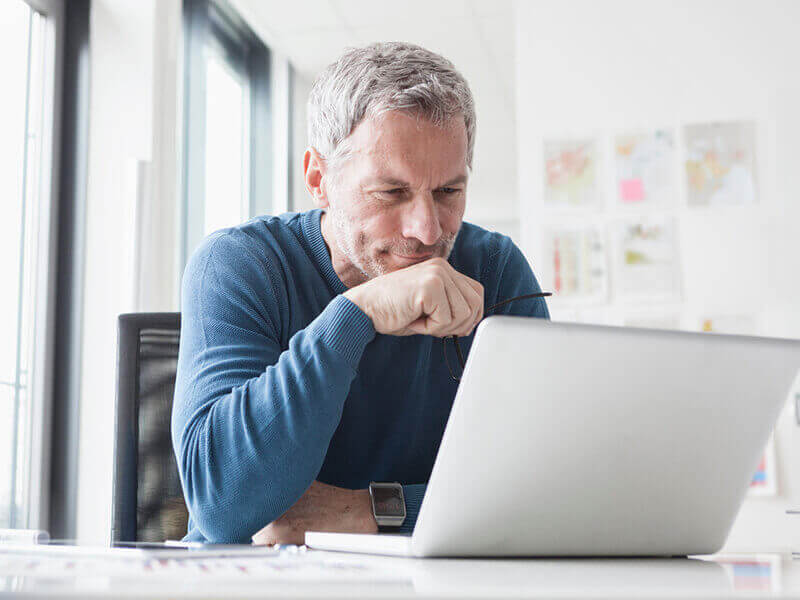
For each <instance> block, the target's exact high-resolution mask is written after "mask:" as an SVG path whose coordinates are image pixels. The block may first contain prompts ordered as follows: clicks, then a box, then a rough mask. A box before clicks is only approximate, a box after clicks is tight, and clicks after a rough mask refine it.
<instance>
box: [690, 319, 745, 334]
mask: <svg viewBox="0 0 800 600" xmlns="http://www.w3.org/2000/svg"><path fill="white" fill-rule="evenodd" d="M699 329H700V331H707V332H715V333H733V334H738V335H755V333H756V319H755V317H754V316H753V315H716V316H708V315H706V316H703V317H701V318H700V327H699Z"/></svg>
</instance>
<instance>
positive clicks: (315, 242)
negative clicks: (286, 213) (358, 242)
mask: <svg viewBox="0 0 800 600" xmlns="http://www.w3.org/2000/svg"><path fill="white" fill-rule="evenodd" d="M322 213H323V211H322V209H321V208H315V209H313V210H309V211H308V212H306V213H304V214H303V216H302V221H301V227H302V228H303V235H304V236H305V238H306V241H307V242H308V245H309V247H310V248H311V254H312V256H313V257H314V262H315V263H316V264H317V267H318V268H319V270H320V272H321V273H322V275H323V276H324V277H325V281H327V282H328V285H330V286H331V289H332V290H333V291H334V293H335V294H342V293H344V292H346V291H347V290H348V288H347V286H346V285H345V284H344V283H343V282H342V280H341V279H339V276H338V275H337V274H336V270H335V269H334V268H333V263H332V262H331V255H330V254H328V247H327V246H326V245H325V238H323V237H322V227H321V219H322Z"/></svg>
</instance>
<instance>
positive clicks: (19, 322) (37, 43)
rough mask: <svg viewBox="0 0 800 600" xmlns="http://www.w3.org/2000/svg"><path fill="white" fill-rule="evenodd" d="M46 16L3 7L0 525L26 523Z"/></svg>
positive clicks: (13, 5)
mask: <svg viewBox="0 0 800 600" xmlns="http://www.w3.org/2000/svg"><path fill="white" fill-rule="evenodd" d="M43 49H44V18H43V17H42V16H41V15H39V14H38V13H35V12H32V11H31V9H30V8H29V7H28V5H27V4H26V3H24V2H22V1H21V0H14V1H13V2H9V3H7V4H5V5H4V6H3V20H2V22H0V53H2V55H3V56H9V57H16V58H15V59H14V60H9V61H6V62H5V63H4V66H3V74H4V85H5V88H4V90H3V94H2V96H0V131H2V132H3V135H2V136H0V197H2V198H3V218H2V219H0V280H1V281H3V282H4V289H3V293H2V294H0V527H25V526H27V524H28V519H27V508H26V507H27V505H28V491H29V490H28V488H29V486H28V482H29V480H30V472H29V462H30V456H31V454H30V443H31V439H30V420H29V417H30V414H31V410H30V408H31V407H30V399H31V397H32V392H33V390H31V389H30V382H31V381H32V378H31V373H30V367H31V356H30V355H31V352H32V347H33V333H34V329H33V323H34V316H35V315H34V313H33V310H32V309H33V307H34V306H35V297H36V290H35V282H36V280H37V278H36V276H35V273H34V269H35V265H36V264H37V256H36V252H37V248H38V244H39V243H40V240H39V237H38V235H39V231H38V226H37V224H38V210H39V189H40V184H41V177H42V173H41V138H42V136H41V127H42V114H43V113H42V110H43V99H44V98H43V84H44V68H43V63H44V54H43Z"/></svg>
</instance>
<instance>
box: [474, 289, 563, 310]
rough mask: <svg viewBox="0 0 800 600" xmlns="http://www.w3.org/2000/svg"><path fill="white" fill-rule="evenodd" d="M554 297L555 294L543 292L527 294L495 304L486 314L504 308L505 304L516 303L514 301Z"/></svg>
mask: <svg viewBox="0 0 800 600" xmlns="http://www.w3.org/2000/svg"><path fill="white" fill-rule="evenodd" d="M552 295H553V292H541V293H539V294H525V295H524V296H515V297H514V298H509V299H508V300H503V301H502V302H498V303H497V304H493V305H492V306H490V307H489V308H488V309H486V312H489V311H490V310H494V309H495V308H499V307H501V306H503V305H504V304H508V303H509V302H514V300H525V299H527V298H544V297H545V296H552Z"/></svg>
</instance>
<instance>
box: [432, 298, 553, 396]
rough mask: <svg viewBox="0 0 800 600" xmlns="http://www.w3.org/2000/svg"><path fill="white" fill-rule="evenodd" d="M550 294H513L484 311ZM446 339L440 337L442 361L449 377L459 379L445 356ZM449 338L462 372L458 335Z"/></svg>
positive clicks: (454, 379) (462, 361)
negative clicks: (511, 296)
mask: <svg viewBox="0 0 800 600" xmlns="http://www.w3.org/2000/svg"><path fill="white" fill-rule="evenodd" d="M552 295H553V292H539V293H536V294H525V295H523V296H514V297H513V298H508V299H507V300H503V301H502V302H498V303H497V304H493V305H492V306H490V307H489V308H488V309H486V313H490V312H492V311H493V310H495V309H496V308H500V307H501V306H503V305H504V304H508V303H509V302H514V301H515V300H527V299H528V298H545V297H547V296H552ZM487 316H488V314H485V315H484V318H486V317H487ZM481 320H483V319H481ZM447 339H448V338H447V337H443V338H442V353H443V354H444V362H445V364H446V365H447V370H448V371H449V372H450V377H451V378H452V379H453V381H461V376H460V375H456V374H455V373H453V368H452V367H451V366H450V360H449V359H448V358H447ZM450 339H452V340H453V346H455V349H456V356H457V357H458V362H459V364H460V365H461V372H462V373H463V372H464V365H466V362H467V361H466V360H464V355H463V353H462V352H461V346H459V344H458V336H457V335H453V336H450Z"/></svg>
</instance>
